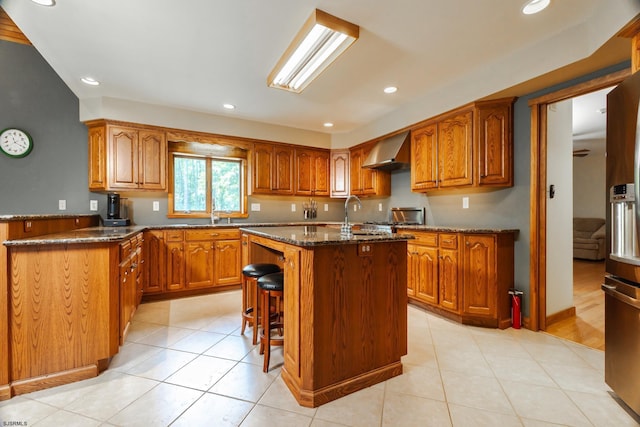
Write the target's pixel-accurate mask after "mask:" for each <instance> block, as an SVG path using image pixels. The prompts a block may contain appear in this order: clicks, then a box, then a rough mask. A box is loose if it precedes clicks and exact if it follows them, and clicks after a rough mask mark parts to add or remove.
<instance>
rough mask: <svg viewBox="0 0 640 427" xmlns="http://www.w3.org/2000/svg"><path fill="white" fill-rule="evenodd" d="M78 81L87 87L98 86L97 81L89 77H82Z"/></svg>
mask: <svg viewBox="0 0 640 427" xmlns="http://www.w3.org/2000/svg"><path fill="white" fill-rule="evenodd" d="M80 81H82V83H84V84H86V85H89V86H98V85H99V84H100V82H99V81H97V80H96V79H93V78H91V77H83V78H81V79H80Z"/></svg>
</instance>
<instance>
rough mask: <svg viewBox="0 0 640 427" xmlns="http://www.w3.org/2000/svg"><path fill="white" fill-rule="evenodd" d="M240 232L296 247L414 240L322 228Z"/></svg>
mask: <svg viewBox="0 0 640 427" xmlns="http://www.w3.org/2000/svg"><path fill="white" fill-rule="evenodd" d="M240 231H242V232H245V233H248V234H253V235H256V236H260V237H265V238H267V239H270V240H274V241H277V242H281V243H286V244H290V245H294V246H306V247H308V246H326V245H348V244H358V243H381V242H396V241H406V240H411V239H413V236H401V235H398V234H353V235H351V236H348V237H347V236H343V235H341V234H340V230H338V229H336V228H331V227H322V226H309V225H307V226H285V227H282V226H279V227H242V228H240Z"/></svg>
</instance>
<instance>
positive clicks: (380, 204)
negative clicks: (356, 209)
mask: <svg viewBox="0 0 640 427" xmlns="http://www.w3.org/2000/svg"><path fill="white" fill-rule="evenodd" d="M378 212H382V203H378Z"/></svg>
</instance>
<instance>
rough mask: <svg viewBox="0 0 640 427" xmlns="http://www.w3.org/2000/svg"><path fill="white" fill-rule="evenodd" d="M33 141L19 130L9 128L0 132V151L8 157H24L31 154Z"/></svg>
mask: <svg viewBox="0 0 640 427" xmlns="http://www.w3.org/2000/svg"><path fill="white" fill-rule="evenodd" d="M32 148H33V140H32V139H31V136H30V135H29V134H28V133H27V132H25V131H23V130H20V129H15V128H9V129H5V130H3V131H2V132H0V150H2V152H3V153H5V154H6V155H7V156H10V157H24V156H26V155H27V154H29V153H30V152H31V149H32Z"/></svg>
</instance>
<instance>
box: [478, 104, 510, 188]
mask: <svg viewBox="0 0 640 427" xmlns="http://www.w3.org/2000/svg"><path fill="white" fill-rule="evenodd" d="M512 122H513V118H512V106H511V104H504V103H502V104H498V105H493V106H492V105H489V106H486V107H479V108H478V110H477V129H478V130H477V132H478V135H477V141H478V178H477V179H478V185H480V186H482V185H490V186H498V185H502V186H511V185H513V142H512V141H513V135H512V129H511V126H512V125H511V124H512Z"/></svg>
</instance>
